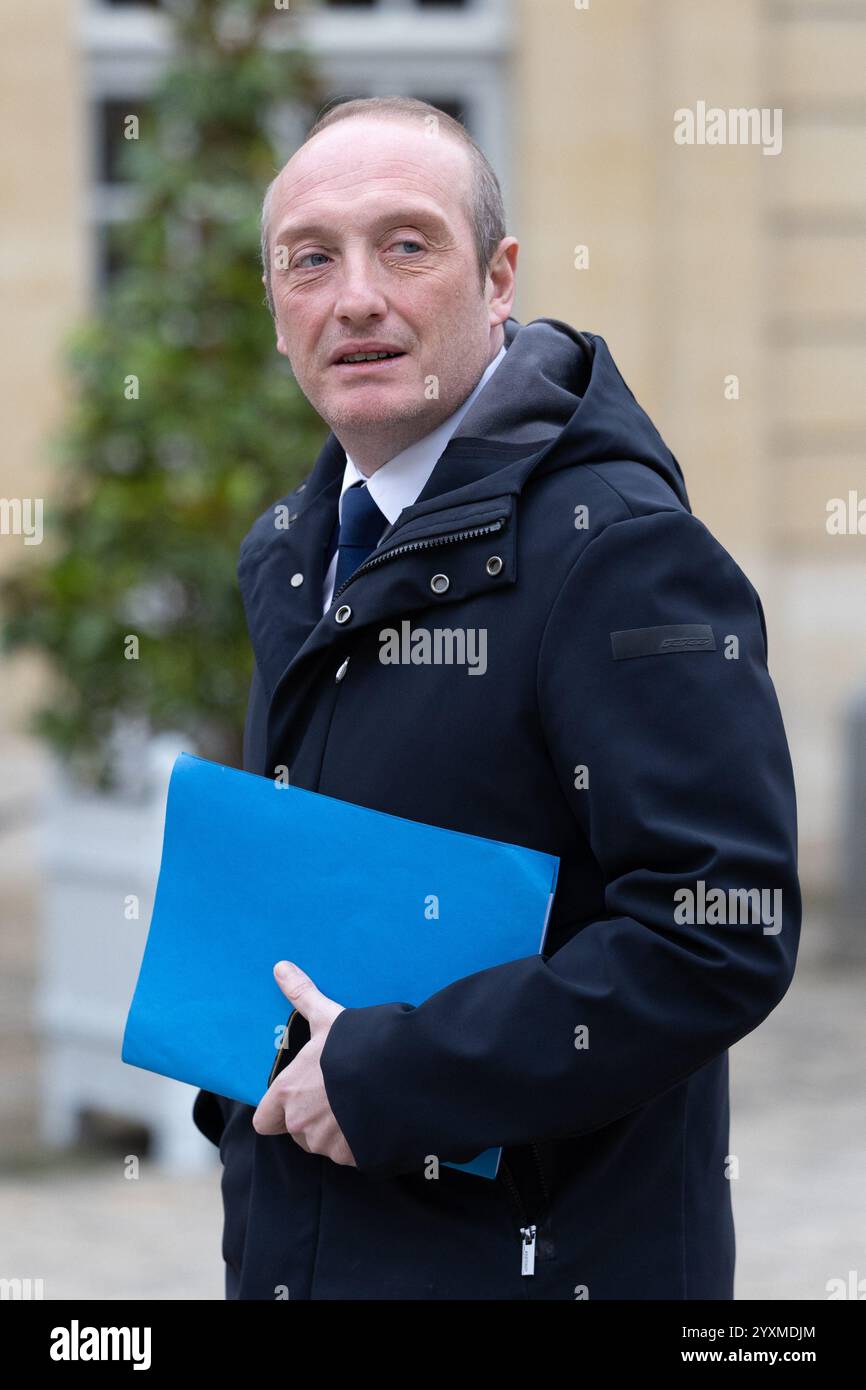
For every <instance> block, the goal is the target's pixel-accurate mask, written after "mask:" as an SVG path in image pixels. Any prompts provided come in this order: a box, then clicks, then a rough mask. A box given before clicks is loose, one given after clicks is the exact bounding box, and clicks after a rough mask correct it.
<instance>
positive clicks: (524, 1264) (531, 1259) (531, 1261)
mask: <svg viewBox="0 0 866 1390" xmlns="http://www.w3.org/2000/svg"><path fill="white" fill-rule="evenodd" d="M520 1234H521V1235H522V1236H523V1242H522V1244H521V1247H520V1250H521V1261H520V1273H521V1274H534V1273H535V1227H534V1226H521V1228H520Z"/></svg>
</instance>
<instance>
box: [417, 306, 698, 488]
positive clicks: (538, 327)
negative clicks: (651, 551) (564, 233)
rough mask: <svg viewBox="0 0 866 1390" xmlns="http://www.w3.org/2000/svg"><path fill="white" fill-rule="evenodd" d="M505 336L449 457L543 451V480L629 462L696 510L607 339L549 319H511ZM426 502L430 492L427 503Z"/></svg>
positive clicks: (455, 437)
mask: <svg viewBox="0 0 866 1390" xmlns="http://www.w3.org/2000/svg"><path fill="white" fill-rule="evenodd" d="M504 332H505V347H506V354H505V357H504V359H503V360H502V362H501V363H500V364H499V366H498V367H497V369H496V371H495V372H494V373H493V375H492V377H491V378H490V380H489V382H488V383H487V385H486V386H485V388H484V390H483V391H482V392H481V395H480V396H479V397H478V399H477V400H476V401H475V402H474V404H473V405H472V406H471V408H470V409H469V410H468V411H467V413H466V415H465V416H464V417H463V420H462V421H461V423H460V426H459V428H458V429H457V430H456V431H455V433H454V435H453V436H452V440H451V442H450V444H449V451H452V452H457V453H462V452H463V447H462V446H463V442H464V441H468V440H469V439H472V440H484V441H486V442H487V443H488V444H494V443H499V444H501V445H504V446H505V447H506V448H507V449H509V451H510V450H511V449H512V448H515V449H517V446H519V449H518V450H517V451H518V452H519V453H520V454H522V455H523V456H525V455H526V454H527V453H531V452H533V451H534V450H544V451H545V456H544V460H543V463H544V470H543V471H545V472H547V471H556V470H557V469H558V468H563V467H573V466H574V465H575V464H582V463H592V464H604V463H607V462H613V461H621V460H631V461H634V462H636V463H642V464H645V465H646V466H647V467H648V468H651V469H652V470H653V471H654V472H655V473H657V474H659V476H660V477H662V478H663V479H664V480H665V482H666V483H668V485H669V486H670V487H671V488H672V489H673V491H674V492H675V494H676V496H677V498H678V500H679V501H680V502H681V503H682V505H683V506H684V507H685V508H686V509H687V510H691V508H690V506H689V500H688V495H687V492H686V485H685V480H684V478H683V474H682V471H681V469H680V466H679V464H678V463H677V460H676V459H675V457H674V455H673V454H672V453H671V451H670V449H669V448H668V447H667V445H666V444H665V442H664V440H663V439H662V437H661V435H660V434H659V432H658V430H657V429H656V427H655V425H654V424H653V423H652V421H651V420H650V418H649V416H648V415H647V414H646V412H645V411H644V410H643V409H642V408H641V406H639V405H638V403H637V401H636V400H635V398H634V395H633V394H632V392H631V390H630V389H629V387H628V386H627V385H626V383H625V381H624V380H623V378H622V376H621V374H620V372H619V369H618V367H617V365H616V363H615V362H614V360H613V357H612V356H611V353H610V349H609V348H608V346H607V343H606V342H605V341H604V339H603V338H601V337H599V336H598V335H597V334H594V333H581V332H578V331H577V330H576V329H573V328H571V327H570V326H569V325H568V324H567V323H563V322H562V321H561V320H559V319H552V318H539V319H534V320H533V321H532V322H531V323H528V324H521V323H519V322H518V320H517V319H515V318H509V319H507V320H506V322H505V324H504ZM449 451H446V453H447V452H449ZM537 462H538V463H539V465H540V464H541V462H542V460H541V459H539V460H538V461H537ZM436 490H437V493H441V491H442V489H441V487H437V489H436ZM427 495H428V493H427V491H426V490H425V493H422V498H423V497H425V496H427ZM419 500H421V499H419Z"/></svg>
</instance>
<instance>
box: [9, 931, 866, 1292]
mask: <svg viewBox="0 0 866 1390" xmlns="http://www.w3.org/2000/svg"><path fill="white" fill-rule="evenodd" d="M817 940H818V938H817V937H815V938H813V937H812V936H811V935H810V934H808V933H807V929H804V947H803V950H802V952H801V959H800V968H799V971H798V974H797V977H796V979H795V981H794V984H793V985H792V987H791V989H790V990H789V992H788V994H787V996H786V998H785V1000H784V1001H783V1003H782V1004H781V1006H780V1007H779V1009H777V1010H776V1011H775V1012H774V1013H773V1014H772V1015H771V1017H770V1018H769V1019H768V1020H767V1022H766V1023H765V1024H764V1025H763V1026H762V1027H761V1028H759V1029H758V1030H756V1032H755V1033H753V1034H751V1035H750V1036H749V1037H748V1038H746V1039H744V1040H743V1041H742V1042H741V1043H739V1044H738V1045H737V1046H736V1047H735V1048H734V1049H733V1050H732V1052H731V1078H732V1116H733V1118H732V1126H731V1152H732V1154H734V1155H736V1157H737V1159H738V1161H739V1170H740V1176H739V1177H738V1178H737V1179H736V1180H735V1182H734V1190H733V1195H734V1210H735V1217H736V1224H737V1253H738V1262H737V1297H738V1298H757V1299H824V1298H826V1297H827V1289H826V1286H827V1281H828V1279H831V1278H841V1279H845V1280H847V1278H848V1274H849V1271H850V1270H856V1271H858V1277H859V1278H866V1104H864V1100H866V1081H864V1077H866V1066H864V1060H866V1008H864V998H866V973H864V972H862V971H852V970H848V971H842V970H838V969H837V970H835V971H834V970H832V969H830V968H828V966H827V965H826V964H822V963H821V958H820V954H819V951H818V949H817V947H816V944H815V943H816V941H817ZM7 990H8V981H7ZM27 1056H28V1053H27V1049H26V1048H25V1047H24V1046H23V1044H22V1045H21V1046H20V1047H19V1049H18V1051H17V1053H16V1054H15V1058H14V1067H15V1073H16V1076H17V1078H18V1081H17V1087H18V1089H17V1090H15V1089H14V1088H13V1089H12V1091H11V1092H9V1091H7V1090H6V1088H5V1085H4V1096H5V1098H6V1100H7V1101H8V1100H9V1098H10V1095H11V1100H12V1105H13V1108H15V1106H16V1105H18V1104H19V1103H20V1102H22V1099H23V1097H24V1093H25V1092H26V1086H25V1085H24V1081H25V1080H26V1076H25V1073H24V1072H23V1071H22V1068H23V1067H24V1065H25V1062H26V1058H27ZM9 1069H10V1056H9V1053H8V1052H7V1054H6V1059H5V1065H4V1082H5V1079H6V1077H7V1076H8V1074H9ZM19 1113H23V1112H19ZM7 1115H8V1110H7ZM6 1134H7V1136H8V1134H9V1130H8V1128H7V1129H6ZM25 1138H26V1134H25ZM18 1139H19V1141H20V1140H21V1132H19V1134H18ZM128 1148H129V1146H128V1145H127V1151H128ZM123 1152H124V1147H123V1145H122V1144H121V1145H120V1147H119V1148H118V1149H117V1153H116V1156H114V1157H112V1156H111V1154H110V1153H108V1154H107V1153H106V1152H105V1151H104V1150H103V1151H102V1152H101V1153H100V1152H98V1151H97V1152H94V1151H93V1150H92V1149H91V1150H90V1151H82V1152H80V1153H78V1154H77V1155H75V1156H73V1157H67V1158H66V1159H65V1160H64V1161H62V1162H58V1161H57V1160H56V1159H46V1158H45V1156H44V1155H39V1154H36V1153H33V1152H28V1149H27V1145H26V1143H22V1142H18V1143H16V1144H15V1145H13V1146H12V1147H11V1148H10V1146H9V1145H8V1144H7V1146H6V1157H5V1161H3V1162H2V1164H0V1274H2V1275H6V1276H9V1275H13V1276H18V1277H21V1278H26V1277H30V1278H37V1277H41V1278H42V1279H43V1280H44V1289H45V1297H46V1298H49V1299H55V1298H85V1299H89V1298H104V1297H108V1298H116V1299H127V1298H152V1299H200V1298H203V1299H221V1298H222V1297H223V1275H222V1261H221V1258H220V1249H219V1247H220V1236H221V1223H222V1206H221V1199H220V1192H219V1166H218V1163H217V1165H216V1166H215V1168H214V1170H213V1173H212V1174H207V1175H205V1176H199V1177H195V1178H185V1179H168V1178H166V1177H164V1176H161V1175H160V1173H159V1172H158V1171H157V1170H156V1169H155V1168H154V1167H153V1166H152V1165H149V1164H148V1163H147V1162H146V1161H145V1162H144V1163H143V1164H142V1169H141V1176H140V1178H139V1179H138V1180H137V1181H128V1180H127V1179H126V1178H124V1176H123V1163H122V1154H123Z"/></svg>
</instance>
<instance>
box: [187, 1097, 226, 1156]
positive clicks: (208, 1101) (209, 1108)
mask: <svg viewBox="0 0 866 1390" xmlns="http://www.w3.org/2000/svg"><path fill="white" fill-rule="evenodd" d="M192 1122H193V1124H194V1125H195V1127H196V1129H197V1130H198V1131H199V1132H200V1133H201V1134H203V1135H204V1137H205V1139H209V1140H210V1142H211V1143H212V1144H216V1145H217V1147H219V1142H220V1139H221V1138H222V1133H223V1130H224V1129H225V1125H226V1122H225V1116H224V1115H223V1112H222V1107H221V1105H220V1103H219V1101H218V1099H217V1097H216V1096H215V1095H214V1094H213V1092H212V1091H199V1093H198V1095H197V1096H196V1098H195V1101H194V1102H193V1107H192Z"/></svg>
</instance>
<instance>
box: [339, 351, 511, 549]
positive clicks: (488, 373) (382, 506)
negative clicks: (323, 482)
mask: <svg viewBox="0 0 866 1390" xmlns="http://www.w3.org/2000/svg"><path fill="white" fill-rule="evenodd" d="M504 356H505V347H504V346H503V347H501V348H500V349H499V351H498V353H497V354H496V356H495V357H494V359H493V361H492V362H489V363H488V364H487V367H486V368H485V370H484V372H483V373H482V375H481V377H480V378H479V380H478V384H477V385H476V387H475V389H474V390H473V391H471V392H470V393H469V395H468V396H467V397H466V400H465V401H464V402H463V404H462V405H460V406H458V407H457V409H456V410H455V411H454V413H453V415H449V416H448V419H447V420H443V421H442V423H441V425H437V426H436V428H435V429H434V430H431V431H430V433H429V434H425V435H424V437H423V439H418V440H416V441H415V443H414V444H410V445H409V446H408V448H406V449H402V450H401V451H400V453H399V454H395V455H394V457H393V458H392V459H388V461H387V463H383V464H382V466H381V467H380V468H377V469H376V472H375V473H374V474H373V475H372V477H370V478H365V476H364V474H363V473H361V472H360V470H359V469H358V467H357V466H356V464H355V462H354V460H353V459H351V458H350V457H349V455H348V454H347V455H346V467H345V469H344V470H343V485H342V487H341V488H340V520H341V521H342V512H343V493H344V492H345V491H346V489H347V488H349V487H352V485H353V484H354V483H359V482H363V483H366V484H367V490H368V492H369V493H370V496H371V497H372V499H373V501H374V502H375V503H376V506H377V507H378V508H379V510H380V512H381V513H382V514H383V516H385V517H387V519H388V522H389V524H392V523H393V522H395V521H396V520H397V517H398V516H399V515H400V513H401V512H402V511H403V509H404V508H405V507H411V506H412V503H413V502H414V501H415V499H416V498H417V497H418V496H419V494H420V493H421V491H422V490H423V488H424V487H425V485H426V483H427V479H428V478H429V477H430V474H431V473H432V472H433V469H434V468H435V467H436V464H437V462H438V460H439V457H440V455H441V454H442V452H443V450H444V448H445V446H446V444H447V443H448V440H449V439H450V438H451V436H452V434H453V433H454V431H455V430H456V429H457V427H458V425H459V424H460V421H461V420H462V419H463V416H464V415H465V414H466V412H467V410H468V409H469V407H470V406H471V405H472V403H473V401H474V400H475V398H476V396H478V395H480V393H481V392H482V391H483V389H484V387H485V386H486V385H487V382H488V381H489V380H490V378H491V377H492V375H493V373H494V372H495V371H496V368H497V367H498V366H499V364H500V362H501V361H502V359H503V357H504Z"/></svg>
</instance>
